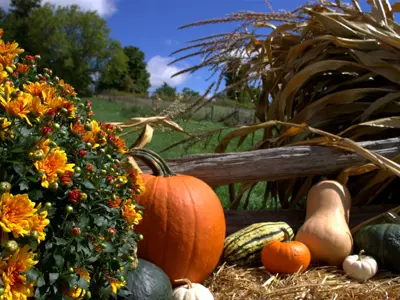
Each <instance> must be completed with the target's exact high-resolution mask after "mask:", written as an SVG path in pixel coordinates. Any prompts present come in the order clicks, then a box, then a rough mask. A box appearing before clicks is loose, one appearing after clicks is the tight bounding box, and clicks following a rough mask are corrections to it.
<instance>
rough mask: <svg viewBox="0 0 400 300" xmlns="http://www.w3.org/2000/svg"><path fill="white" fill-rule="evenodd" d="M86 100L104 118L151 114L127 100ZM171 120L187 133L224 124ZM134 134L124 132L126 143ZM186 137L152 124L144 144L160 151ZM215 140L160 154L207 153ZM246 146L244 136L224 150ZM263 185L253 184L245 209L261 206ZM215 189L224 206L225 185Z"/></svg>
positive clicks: (213, 138) (124, 118)
mask: <svg viewBox="0 0 400 300" xmlns="http://www.w3.org/2000/svg"><path fill="white" fill-rule="evenodd" d="M90 100H91V101H92V102H93V111H94V113H95V118H96V119H97V120H100V121H104V122H116V121H125V120H128V119H129V118H133V117H144V116H151V115H154V113H153V112H152V110H150V109H149V108H138V107H137V106H134V105H130V104H116V103H113V102H110V101H108V100H103V99H96V98H91V99H90ZM175 121H176V122H177V123H178V124H179V125H180V126H182V127H183V128H184V129H185V130H186V131H189V132H191V133H196V132H205V131H208V130H213V129H217V128H221V127H224V125H223V124H221V123H217V122H210V121H198V120H182V119H180V120H175ZM227 132H228V130H225V131H224V133H227ZM137 136H138V133H133V134H130V135H127V136H125V138H126V143H127V145H128V146H129V145H131V144H132V143H133V141H135V139H136V138H137ZM186 137H187V136H186V135H185V134H183V133H179V132H175V131H172V130H169V129H165V128H156V130H155V133H154V136H153V139H152V141H151V143H150V144H149V145H148V146H147V148H149V149H151V150H154V151H157V152H160V151H161V150H163V149H164V148H166V147H168V146H169V145H172V144H174V143H176V142H178V141H181V140H182V139H184V138H186ZM217 144H218V136H217V135H214V136H213V137H212V138H211V139H210V140H209V141H207V143H205V141H202V142H199V143H197V144H195V145H192V146H190V147H189V149H185V148H186V147H185V145H179V146H176V147H174V148H172V149H169V150H168V151H165V152H162V153H160V154H161V156H162V157H164V158H176V157H180V156H182V155H186V154H197V153H210V152H214V149H215V147H216V146H217ZM249 147H251V139H250V138H247V139H246V140H245V141H244V143H243V144H242V145H241V147H240V148H239V149H236V148H235V143H231V145H230V147H228V151H238V150H246V149H248V148H249ZM236 189H238V186H236ZM264 189H265V184H263V183H260V184H258V185H257V186H256V188H255V189H254V190H253V192H252V195H251V196H250V205H249V207H248V208H249V209H260V208H262V202H263V192H264ZM216 192H217V194H218V196H219V197H220V199H221V202H222V204H223V205H224V207H225V208H227V207H228V204H229V194H228V187H227V186H223V187H218V188H216Z"/></svg>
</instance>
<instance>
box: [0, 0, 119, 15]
mask: <svg viewBox="0 0 400 300" xmlns="http://www.w3.org/2000/svg"><path fill="white" fill-rule="evenodd" d="M117 1H118V0H44V1H42V4H44V3H51V4H55V5H61V6H69V5H73V4H76V5H79V6H80V7H81V8H82V10H85V11H86V10H92V11H93V10H95V11H97V12H98V14H99V15H100V16H103V17H108V16H111V15H112V14H114V13H115V12H116V11H117ZM10 2H11V1H10V0H0V7H1V8H4V9H8V8H9V6H10Z"/></svg>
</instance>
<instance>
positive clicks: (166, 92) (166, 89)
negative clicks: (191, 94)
mask: <svg viewBox="0 0 400 300" xmlns="http://www.w3.org/2000/svg"><path fill="white" fill-rule="evenodd" d="M155 93H157V94H158V95H159V96H160V97H163V96H164V97H176V88H173V87H172V86H170V85H169V84H168V83H166V82H164V84H163V85H162V86H160V87H159V88H157V89H156V90H155Z"/></svg>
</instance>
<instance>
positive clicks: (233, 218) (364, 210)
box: [225, 204, 398, 235]
mask: <svg viewBox="0 0 400 300" xmlns="http://www.w3.org/2000/svg"><path fill="white" fill-rule="evenodd" d="M396 206H398V205H394V204H393V205H390V204H386V205H368V206H355V207H352V208H351V210H350V221H349V227H350V228H353V227H354V226H356V225H358V224H361V223H362V222H365V221H367V220H369V219H371V218H373V217H375V216H377V215H379V214H381V213H384V212H386V211H388V210H390V209H392V208H394V207H396ZM305 216H306V212H305V210H303V209H290V210H278V211H274V210H225V219H226V234H227V235H229V234H231V233H233V232H236V231H238V230H240V229H242V228H244V227H246V226H249V225H251V224H254V223H260V222H278V221H281V222H286V223H288V224H289V226H291V227H292V228H293V230H295V231H297V230H298V229H299V228H300V226H301V225H303V223H304V219H305Z"/></svg>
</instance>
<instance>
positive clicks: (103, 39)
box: [22, 3, 114, 94]
mask: <svg viewBox="0 0 400 300" xmlns="http://www.w3.org/2000/svg"><path fill="white" fill-rule="evenodd" d="M29 25H30V26H29V30H28V32H27V38H26V39H25V41H24V43H23V44H22V46H23V47H26V45H27V44H28V45H29V46H30V50H31V52H32V53H40V55H41V56H42V65H46V66H50V67H51V68H52V69H53V71H54V73H55V74H56V75H58V76H59V77H61V78H63V79H64V80H65V81H66V82H68V83H70V84H71V85H72V86H74V87H75V89H76V90H77V91H78V93H80V94H88V93H90V90H89V86H90V85H91V84H92V83H93V79H92V75H93V74H96V73H98V72H101V70H102V69H103V68H104V66H105V65H106V64H107V63H108V58H109V57H110V54H112V53H113V49H114V44H113V40H112V39H111V38H110V37H109V34H110V29H109V28H108V26H107V23H106V21H105V20H104V19H103V18H101V17H100V16H99V15H98V14H97V13H96V12H94V11H87V12H83V11H82V10H81V9H80V8H79V7H78V6H76V5H72V6H68V7H61V6H59V7H57V8H56V7H55V6H54V5H51V4H48V3H47V4H45V5H44V6H42V7H40V8H37V9H35V10H33V11H32V13H31V14H30V16H29Z"/></svg>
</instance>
